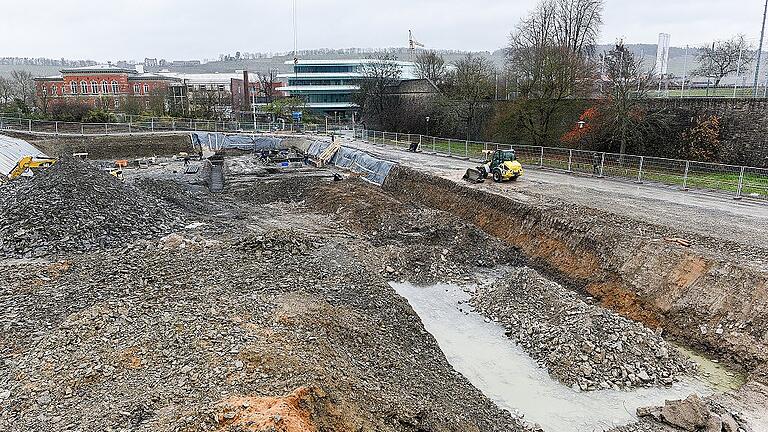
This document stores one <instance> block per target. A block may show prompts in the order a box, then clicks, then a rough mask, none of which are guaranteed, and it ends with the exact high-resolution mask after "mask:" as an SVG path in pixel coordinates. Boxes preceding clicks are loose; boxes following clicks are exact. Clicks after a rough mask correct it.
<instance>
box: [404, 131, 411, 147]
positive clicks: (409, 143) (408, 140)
mask: <svg viewBox="0 0 768 432" xmlns="http://www.w3.org/2000/svg"><path fill="white" fill-rule="evenodd" d="M405 141H406V143H407V144H408V147H410V146H411V134H408V138H407V139H406V140H405Z"/></svg>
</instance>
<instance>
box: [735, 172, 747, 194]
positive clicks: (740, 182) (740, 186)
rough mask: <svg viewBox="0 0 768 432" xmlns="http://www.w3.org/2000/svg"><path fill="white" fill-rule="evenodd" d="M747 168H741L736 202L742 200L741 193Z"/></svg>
mask: <svg viewBox="0 0 768 432" xmlns="http://www.w3.org/2000/svg"><path fill="white" fill-rule="evenodd" d="M745 169H746V167H741V173H739V187H738V188H737V189H736V196H735V197H734V198H733V199H735V200H740V199H741V191H742V189H743V187H744V170H745Z"/></svg>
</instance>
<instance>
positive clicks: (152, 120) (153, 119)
mask: <svg viewBox="0 0 768 432" xmlns="http://www.w3.org/2000/svg"><path fill="white" fill-rule="evenodd" d="M151 122H152V123H151V124H152V132H155V118H154V117H152V119H151Z"/></svg>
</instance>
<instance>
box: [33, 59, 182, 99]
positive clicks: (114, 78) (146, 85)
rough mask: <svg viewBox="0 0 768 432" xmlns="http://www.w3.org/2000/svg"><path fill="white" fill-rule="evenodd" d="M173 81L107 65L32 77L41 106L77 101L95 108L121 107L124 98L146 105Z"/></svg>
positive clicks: (155, 75) (164, 91)
mask: <svg viewBox="0 0 768 432" xmlns="http://www.w3.org/2000/svg"><path fill="white" fill-rule="evenodd" d="M173 82H174V79H173V78H170V77H166V76H161V75H157V74H142V73H138V72H137V71H136V70H135V69H130V68H124V67H118V66H114V65H111V64H107V65H95V66H85V67H78V68H69V69H62V70H61V75H57V76H52V77H40V78H35V87H36V93H37V97H38V99H40V101H41V102H44V103H43V104H42V106H44V107H50V106H52V105H55V104H57V103H61V102H64V101H79V102H84V103H86V104H88V105H91V106H93V107H94V108H104V109H109V110H120V109H121V108H122V104H124V103H126V101H127V100H128V99H127V98H135V100H138V101H139V103H140V104H141V106H142V107H143V108H144V109H146V108H149V105H150V99H151V98H152V97H153V96H165V95H166V94H167V92H168V89H169V87H170V85H171V83H173Z"/></svg>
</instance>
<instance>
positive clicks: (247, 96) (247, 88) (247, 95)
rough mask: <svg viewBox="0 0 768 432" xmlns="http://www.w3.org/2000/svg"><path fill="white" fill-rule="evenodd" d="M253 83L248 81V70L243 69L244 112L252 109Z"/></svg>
mask: <svg viewBox="0 0 768 432" xmlns="http://www.w3.org/2000/svg"><path fill="white" fill-rule="evenodd" d="M250 84H251V83H250V82H249V81H248V71H247V70H244V71H243V108H242V111H243V112H248V111H250V110H251V85H250Z"/></svg>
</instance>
